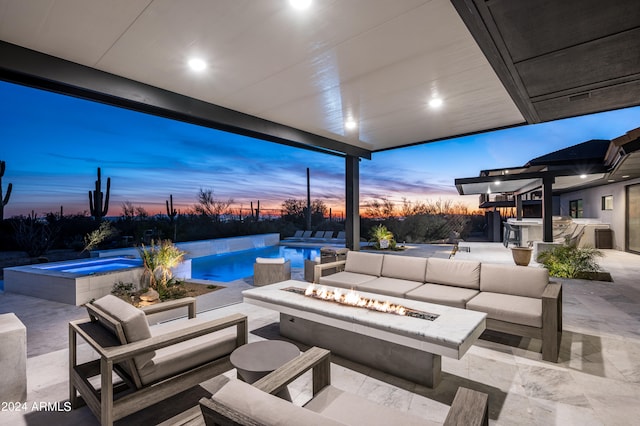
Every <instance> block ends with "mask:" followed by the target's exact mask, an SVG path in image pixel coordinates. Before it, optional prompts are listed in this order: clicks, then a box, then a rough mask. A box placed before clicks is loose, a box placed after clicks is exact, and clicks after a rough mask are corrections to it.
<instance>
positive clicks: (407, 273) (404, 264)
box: [382, 254, 427, 283]
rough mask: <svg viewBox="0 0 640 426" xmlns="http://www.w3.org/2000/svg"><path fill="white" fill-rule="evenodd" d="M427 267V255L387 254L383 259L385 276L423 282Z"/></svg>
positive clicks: (383, 274)
mask: <svg viewBox="0 0 640 426" xmlns="http://www.w3.org/2000/svg"><path fill="white" fill-rule="evenodd" d="M426 269H427V258H426V257H412V256H400V255H394V254H385V255H384V260H383V261H382V276H383V277H389V278H399V279H401V280H409V281H418V282H420V283H423V282H424V276H425V271H426Z"/></svg>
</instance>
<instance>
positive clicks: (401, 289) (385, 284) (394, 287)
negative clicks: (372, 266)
mask: <svg viewBox="0 0 640 426" xmlns="http://www.w3.org/2000/svg"><path fill="white" fill-rule="evenodd" d="M421 285H422V283H421V282H417V281H407V280H400V279H397V278H387V277H380V278H376V279H375V280H371V281H366V282H364V283H362V284H358V285H356V290H360V291H368V292H370V293H377V294H385V295H387V296H395V297H404V295H405V293H406V292H408V291H411V290H413V289H414V288H417V287H419V286H421Z"/></svg>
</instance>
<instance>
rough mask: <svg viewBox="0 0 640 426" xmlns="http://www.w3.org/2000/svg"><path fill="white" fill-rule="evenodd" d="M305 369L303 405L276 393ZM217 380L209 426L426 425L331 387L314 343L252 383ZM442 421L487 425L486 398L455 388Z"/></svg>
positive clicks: (325, 358) (322, 353)
mask: <svg viewBox="0 0 640 426" xmlns="http://www.w3.org/2000/svg"><path fill="white" fill-rule="evenodd" d="M309 369H313V373H312V374H313V384H312V389H313V398H312V399H311V401H309V402H308V403H307V404H306V405H305V407H300V406H297V405H294V404H292V403H290V402H287V401H284V400H282V399H279V398H277V397H276V396H274V394H275V393H277V392H278V391H279V390H281V389H283V388H284V387H285V386H287V385H288V384H289V383H291V382H292V381H293V380H295V379H297V378H298V377H300V376H301V375H302V374H303V373H304V372H306V371H308V370H309ZM215 380H216V383H215V384H216V385H217V387H218V390H217V391H216V392H215V393H214V394H213V396H212V397H211V398H210V399H209V398H202V399H200V408H201V410H202V417H203V418H204V422H205V424H207V425H268V424H279V425H292V426H293V425H296V426H297V425H302V424H315V425H361V424H367V425H376V424H379V425H388V424H400V425H422V424H425V420H424V419H421V418H418V417H415V416H412V415H410V414H407V413H404V412H401V411H399V410H397V409H395V408H392V407H387V406H382V405H379V404H375V403H373V402H371V401H369V400H366V399H364V398H361V397H358V396H356V395H354V394H351V393H349V392H345V391H342V390H340V389H338V388H336V387H333V386H331V363H330V352H329V351H327V350H326V349H321V348H318V347H313V348H311V349H309V350H308V351H306V352H305V353H304V354H302V355H301V356H299V357H298V358H296V359H293V360H292V361H290V362H288V363H287V364H285V365H284V366H282V367H280V368H279V369H277V370H275V371H274V372H272V373H271V374H269V375H267V376H265V377H263V378H262V379H260V380H258V381H257V382H255V383H254V384H253V385H249V384H247V383H244V382H242V381H240V380H237V379H228V378H227V377H225V376H221V377H219V378H216V379H215ZM190 420H191V422H184V423H183V424H198V422H199V420H200V418H199V415H198V413H194V414H193V415H192V418H191V419H190ZM444 424H445V425H465V426H475V425H487V424H488V396H487V395H486V394H484V393H481V392H477V391H473V390H470V389H466V388H459V389H458V391H457V393H456V396H455V398H454V400H453V404H452V405H451V409H450V410H449V413H448V415H447V418H446V420H445V422H444Z"/></svg>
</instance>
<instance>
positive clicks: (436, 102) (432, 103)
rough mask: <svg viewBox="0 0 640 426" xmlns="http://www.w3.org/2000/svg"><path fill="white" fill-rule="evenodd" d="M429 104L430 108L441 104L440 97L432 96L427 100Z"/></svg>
mask: <svg viewBox="0 0 640 426" xmlns="http://www.w3.org/2000/svg"><path fill="white" fill-rule="evenodd" d="M429 106H430V107H431V108H438V107H440V106H442V99H440V98H432V99H431V100H430V101H429Z"/></svg>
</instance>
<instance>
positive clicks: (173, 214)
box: [165, 194, 178, 223]
mask: <svg viewBox="0 0 640 426" xmlns="http://www.w3.org/2000/svg"><path fill="white" fill-rule="evenodd" d="M165 202H166V204H167V216H169V220H170V221H171V222H172V223H173V219H175V217H176V216H177V215H178V211H177V210H176V209H174V208H173V195H172V194H169V199H168V200H165Z"/></svg>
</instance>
